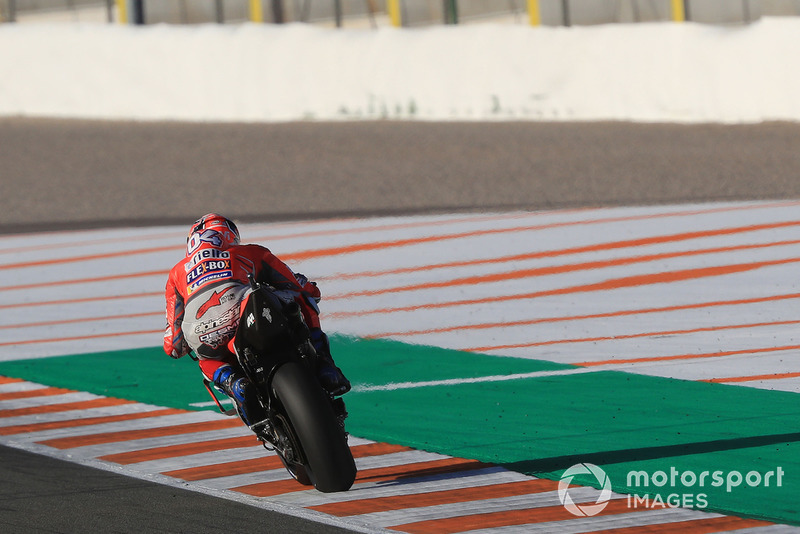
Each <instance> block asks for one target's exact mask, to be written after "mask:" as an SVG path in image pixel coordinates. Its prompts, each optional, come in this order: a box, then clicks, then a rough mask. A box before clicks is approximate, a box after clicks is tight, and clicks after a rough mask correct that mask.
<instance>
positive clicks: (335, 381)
mask: <svg viewBox="0 0 800 534" xmlns="http://www.w3.org/2000/svg"><path fill="white" fill-rule="evenodd" d="M311 343H312V344H313V345H314V349H315V350H316V351H317V356H318V357H319V360H318V364H317V378H318V379H319V381H320V384H322V387H323V388H325V390H326V391H328V393H330V394H331V395H334V396H337V395H344V394H345V393H347V392H348V391H350V388H351V385H350V381H349V380H348V379H347V377H345V376H344V373H342V370H341V369H339V368H338V367H336V364H335V363H334V362H333V356H331V349H330V344H329V342H328V336H326V335H325V332H323V331H322V330H320V329H319V328H314V329H312V330H311Z"/></svg>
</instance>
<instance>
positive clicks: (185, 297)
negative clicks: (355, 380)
mask: <svg viewBox="0 0 800 534" xmlns="http://www.w3.org/2000/svg"><path fill="white" fill-rule="evenodd" d="M210 232H213V230H211V231H210ZM209 241H210V242H209ZM209 241H206V240H198V243H199V245H198V246H197V247H196V248H195V249H194V250H189V251H188V254H187V256H186V258H184V259H183V260H182V261H180V262H178V263H177V264H176V265H175V266H174V267H173V268H172V270H171V271H170V273H169V278H168V280H167V286H166V300H167V327H166V331H165V332H164V352H166V353H167V354H168V355H170V356H172V357H173V358H180V357H181V356H184V355H186V354H187V353H188V352H189V351H190V350H194V351H195V352H196V353H197V355H198V357H199V358H200V367H201V369H202V371H203V374H205V375H206V376H207V377H209V378H210V377H213V376H214V372H215V371H216V370H217V369H218V368H220V367H221V366H223V365H225V364H234V363H235V357H234V355H233V354H232V353H231V351H230V349H229V348H228V342H229V341H230V340H231V339H232V338H233V335H234V333H235V332H236V327H237V326H238V324H239V316H240V304H241V302H242V300H243V299H244V298H245V297H246V295H247V292H248V291H249V289H250V284H249V282H248V280H247V274H248V273H253V274H254V275H255V279H256V280H257V281H259V282H266V283H268V284H269V285H271V286H272V287H274V288H276V289H277V290H288V291H292V292H294V293H295V300H296V301H297V302H298V303H299V304H300V307H301V309H302V312H303V317H304V318H305V320H306V323H307V324H308V326H309V328H311V329H312V330H313V329H315V328H317V329H318V328H319V316H318V312H317V310H316V309H315V301H318V300H319V298H320V292H319V289H318V288H317V286H316V285H315V284H313V283H311V282H305V283H304V284H303V285H301V283H300V282H298V278H297V277H296V276H295V274H294V273H293V272H292V270H291V269H290V268H289V267H288V266H287V265H286V264H285V263H283V262H282V261H281V260H280V259H278V257H277V256H275V255H274V254H272V253H271V252H270V251H269V249H267V248H265V247H262V246H260V245H230V246H225V245H221V244H220V243H219V242H215V240H213V239H212V240H209ZM190 248H191V244H190ZM302 278H304V277H301V279H302Z"/></svg>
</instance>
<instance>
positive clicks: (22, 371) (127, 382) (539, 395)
mask: <svg viewBox="0 0 800 534" xmlns="http://www.w3.org/2000/svg"><path fill="white" fill-rule="evenodd" d="M331 346H332V351H333V353H334V356H335V358H336V361H337V363H338V364H339V365H340V367H342V369H343V370H344V371H345V374H347V376H348V377H349V378H350V380H351V381H352V382H353V384H354V386H355V387H354V391H352V392H350V393H348V394H347V395H346V396H345V400H346V402H347V406H348V411H349V412H350V416H349V418H348V425H347V426H348V430H349V431H350V432H351V433H352V434H353V435H356V436H359V437H364V438H368V439H373V440H378V441H384V442H389V443H397V444H403V445H408V446H411V447H415V448H418V449H422V450H427V451H432V452H438V453H442V454H447V455H452V456H458V457H463V458H471V459H476V460H481V461H485V462H490V463H495V464H499V465H502V466H504V467H506V468H508V469H512V470H515V471H519V472H523V473H526V474H530V475H535V476H540V477H544V478H551V479H554V480H558V479H559V478H560V476H561V474H562V473H563V472H564V470H566V469H567V468H569V467H571V466H572V465H574V464H578V463H592V464H595V465H598V466H600V467H602V468H603V470H604V471H605V472H606V473H607V474H608V477H609V480H610V481H611V483H612V486H613V489H614V490H615V491H617V492H621V493H628V494H634V495H636V496H637V497H636V498H635V499H629V504H630V505H631V506H638V507H643V506H644V504H643V503H645V502H649V503H650V504H655V505H659V503H664V502H666V503H670V504H683V505H687V506H696V507H697V508H699V509H704V510H708V511H719V512H725V513H732V514H736V515H744V516H748V517H755V518H761V519H766V520H772V521H777V522H783V523H791V524H800V510H798V506H797V502H798V501H800V403H798V401H799V400H800V396H798V395H797V394H794V393H786V392H778V391H767V390H759V389H755V388H747V387H740V386H729V385H722V384H710V383H702V382H691V381H684V380H673V379H666V378H657V377H648V376H641V375H633V374H629V373H622V372H613V371H598V372H588V373H586V372H584V373H576V374H565V375H557V376H535V377H530V378H517V379H514V380H506V381H495V382H465V383H448V384H446V385H444V384H442V385H434V386H422V385H420V387H407V388H403V389H380V390H375V389H372V390H369V389H368V390H366V391H365V388H367V387H368V386H381V385H390V384H397V383H405V382H412V383H413V382H429V381H437V380H452V379H474V378H479V377H486V376H498V375H515V374H524V373H535V372H542V371H559V370H561V371H563V370H569V369H574V368H573V367H571V366H567V365H562V364H556V363H552V362H547V361H539V360H525V359H518V358H506V357H496V356H488V355H482V354H473V353H465V352H460V351H453V350H446V349H441V348H434V347H424V346H418V345H408V344H404V343H400V342H396V341H387V340H368V339H355V338H349V337H345V336H340V335H333V336H331ZM0 374H2V375H4V376H10V377H18V378H24V379H26V380H31V381H34V382H38V383H42V384H47V385H51V386H58V387H65V388H70V389H76V390H80V391H89V392H92V393H96V394H100V395H106V396H112V397H120V398H126V399H131V400H137V401H141V402H146V403H152V404H156V405H159V406H170V407H176V408H187V409H197V408H193V407H192V406H191V405H192V404H193V403H203V402H208V401H209V400H210V397H209V396H208V393H207V392H206V391H205V388H204V387H203V385H202V382H201V380H200V373H199V370H198V369H197V365H196V364H195V363H194V362H192V361H191V360H189V359H188V358H184V359H182V360H172V359H170V358H169V357H167V356H166V355H164V353H163V352H162V351H161V349H160V348H147V349H137V350H123V351H116V352H106V353H97V354H85V355H77V356H61V357H55V358H43V359H35V360H20V361H12V362H2V363H0ZM465 476H466V475H465ZM573 483H575V484H586V485H590V486H594V487H598V486H599V484H598V482H597V481H596V480H595V479H594V477H593V476H591V475H587V476H585V477H581V476H578V477H575V479H574V481H573Z"/></svg>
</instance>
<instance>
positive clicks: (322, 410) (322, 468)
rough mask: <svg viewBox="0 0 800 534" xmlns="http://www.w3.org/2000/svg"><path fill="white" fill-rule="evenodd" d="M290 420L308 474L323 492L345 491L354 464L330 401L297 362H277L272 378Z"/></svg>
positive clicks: (351, 478)
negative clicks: (282, 363)
mask: <svg viewBox="0 0 800 534" xmlns="http://www.w3.org/2000/svg"><path fill="white" fill-rule="evenodd" d="M272 388H273V390H274V391H275V395H276V397H277V398H278V400H280V402H281V404H282V405H283V407H284V409H285V410H286V415H287V416H288V418H289V424H290V425H291V426H292V427H293V429H294V433H295V435H296V436H297V439H298V441H299V442H300V447H301V449H302V455H303V457H304V458H305V460H306V462H305V464H306V471H307V473H308V477H309V478H310V480H311V482H312V483H313V484H314V486H315V487H316V488H317V489H318V490H319V491H322V492H325V493H329V492H334V491H347V490H348V489H350V487H351V486H352V485H353V482H354V481H355V478H356V465H355V461H354V460H353V455H352V453H351V452H350V447H348V446H347V437H346V436H345V433H344V430H343V429H342V427H341V425H339V422H338V420H337V418H336V414H334V412H333V408H332V407H331V403H330V401H329V400H328V398H327V397H326V396H325V393H324V392H323V391H322V388H321V387H320V386H319V384H318V383H317V382H316V380H315V379H314V378H313V377H312V376H311V375H310V374H309V373H308V371H306V369H305V368H303V367H302V366H301V365H300V364H298V363H296V362H288V363H285V364H284V365H282V366H280V367H279V368H278V370H277V371H276V372H275V376H274V377H273V379H272Z"/></svg>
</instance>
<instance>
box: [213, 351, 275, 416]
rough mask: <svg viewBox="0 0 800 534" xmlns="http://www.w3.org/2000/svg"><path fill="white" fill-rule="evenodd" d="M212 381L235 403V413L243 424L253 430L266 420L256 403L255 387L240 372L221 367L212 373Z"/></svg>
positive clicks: (225, 366) (228, 367) (258, 403)
mask: <svg viewBox="0 0 800 534" xmlns="http://www.w3.org/2000/svg"><path fill="white" fill-rule="evenodd" d="M213 380H214V384H215V385H216V386H217V387H219V388H220V389H221V390H222V391H223V392H225V394H226V395H227V396H228V397H230V398H231V399H233V401H234V402H235V403H236V411H237V412H238V413H239V417H241V418H242V421H244V424H246V425H247V426H249V427H251V428H253V427H254V426H256V425H258V424H261V423H262V422H263V421H265V420H266V419H267V413H266V411H265V410H264V408H263V407H262V406H261V403H260V402H259V401H258V396H257V395H256V392H255V386H253V384H252V383H251V382H250V380H249V379H248V378H247V377H245V376H244V373H242V371H240V370H237V369H234V368H233V367H232V366H230V365H223V366H222V367H220V368H219V369H217V371H216V372H215V373H214V376H213ZM254 430H255V429H254Z"/></svg>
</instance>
